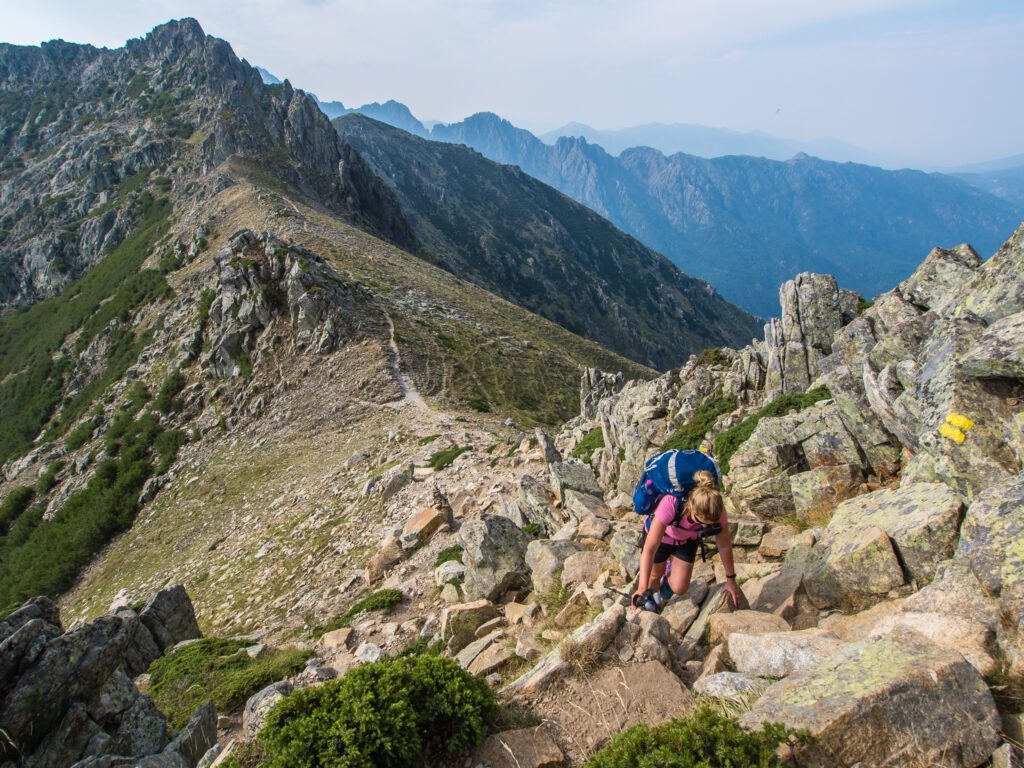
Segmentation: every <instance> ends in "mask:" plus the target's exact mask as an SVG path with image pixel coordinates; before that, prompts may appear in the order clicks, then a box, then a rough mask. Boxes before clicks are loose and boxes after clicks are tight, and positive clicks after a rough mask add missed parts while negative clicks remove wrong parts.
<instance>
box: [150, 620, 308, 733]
mask: <svg viewBox="0 0 1024 768" xmlns="http://www.w3.org/2000/svg"><path fill="white" fill-rule="evenodd" d="M249 645H252V643H251V642H249V641H245V640H226V639H223V638H218V637H208V638H204V639H202V640H199V641H198V642H195V643H190V644H189V645H186V646H185V647H184V648H182V649H180V650H178V651H175V652H174V653H171V654H168V655H167V656H163V657H161V658H159V659H157V660H156V661H154V662H153V663H152V664H151V665H150V667H149V673H150V675H151V678H150V694H151V695H152V697H153V700H154V701H155V702H156V705H157V707H159V708H160V710H161V711H162V712H163V713H164V714H165V715H167V717H168V719H169V720H170V724H171V727H172V728H173V729H175V730H178V729H179V728H181V727H182V726H184V725H185V723H187V722H188V719H189V717H190V716H191V715H192V713H193V712H194V711H195V709H196V707H198V706H201V705H202V704H204V703H205V702H207V701H212V702H213V703H214V704H215V705H216V706H217V711H218V712H225V711H230V710H232V709H234V708H236V707H240V706H242V705H243V704H245V701H246V699H247V698H249V696H251V695H252V694H254V693H256V691H258V690H260V689H261V688H265V687H266V686H268V685H270V684H271V683H274V682H277V681H278V680H281V679H283V678H285V677H288V676H289V675H293V674H295V673H296V672H298V671H300V670H301V669H302V668H303V666H305V663H306V659H308V658H309V657H310V656H311V655H312V653H311V652H310V651H300V650H297V649H289V650H280V651H276V652H274V653H272V654H269V655H267V656H264V657H263V658H259V659H253V658H251V657H250V656H249V655H248V654H247V653H245V652H244V651H243V650H242V649H243V648H245V647H246V646H249Z"/></svg>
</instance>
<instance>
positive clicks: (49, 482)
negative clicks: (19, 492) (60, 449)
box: [36, 459, 64, 495]
mask: <svg viewBox="0 0 1024 768" xmlns="http://www.w3.org/2000/svg"><path fill="white" fill-rule="evenodd" d="M62 469H64V462H63V461H61V460H60V459H57V460H56V461H51V462H50V463H49V465H48V466H47V467H46V471H45V472H43V474H41V475H40V476H39V479H38V480H37V481H36V493H39V494H40V495H42V494H45V493H49V492H50V489H51V488H53V486H54V483H56V482H57V475H59V474H60V472H61V470H62Z"/></svg>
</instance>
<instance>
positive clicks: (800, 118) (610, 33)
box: [0, 0, 1024, 166]
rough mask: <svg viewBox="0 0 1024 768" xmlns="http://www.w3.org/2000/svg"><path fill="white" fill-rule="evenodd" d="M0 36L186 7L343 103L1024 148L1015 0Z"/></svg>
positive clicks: (828, 3) (266, 11) (566, 10)
mask: <svg viewBox="0 0 1024 768" xmlns="http://www.w3.org/2000/svg"><path fill="white" fill-rule="evenodd" d="M0 10H2V15H0V18H2V19H3V24H2V27H0V40H2V41H4V42H13V43H21V44H38V43H39V42H41V41H42V40H48V39H52V38H64V39H65V40H71V41H75V42H89V43H93V44H96V45H104V46H109V47H116V46H120V45H122V44H123V43H124V41H125V40H126V39H127V38H129V37H139V36H142V35H143V34H144V33H145V32H146V31H148V30H149V29H150V28H151V27H153V26H154V25H155V24H158V23H160V22H162V21H166V20H168V19H170V18H179V17H182V16H194V17H196V18H197V19H199V21H200V23H201V24H202V25H203V27H204V29H205V30H206V31H207V32H208V33H210V34H213V35H216V36H218V37H222V38H225V39H226V40H228V41H229V42H230V43H231V44H232V46H233V47H234V49H235V51H236V52H237V53H238V55H239V56H242V57H244V58H246V59H248V60H249V62H250V63H252V64H258V65H260V66H263V67H266V68H267V69H268V70H270V71H271V72H273V73H274V74H276V75H277V76H279V77H282V78H285V77H287V78H289V79H290V80H291V82H292V84H293V85H295V86H296V87H300V88H305V89H307V90H311V91H313V92H315V93H316V94H317V95H319V96H320V97H321V98H324V99H337V100H341V101H343V102H344V103H345V104H346V105H348V106H355V105H358V104H362V103H364V102H368V101H384V100H386V99H389V98H393V99H397V100H399V101H402V102H404V103H405V104H407V105H408V106H409V107H410V109H412V111H413V113H414V114H416V115H417V116H418V117H420V118H421V119H438V120H444V121H453V120H459V119H461V118H463V117H465V116H466V115H469V114H472V113H473V112H480V111H485V110H487V111H493V112H497V113H499V114H501V115H502V116H504V117H507V118H509V119H510V120H512V122H514V123H517V124H519V125H522V126H524V127H527V128H531V129H533V130H538V131H541V130H547V129H551V128H555V127H557V126H559V125H562V124H564V123H566V122H569V121H572V120H576V121H580V122H584V123H588V124H590V125H592V126H595V127H598V128H621V127H625V126H628V125H636V124H640V123H646V122H655V121H657V122H685V123H702V124H705V125H712V126H718V127H723V128H731V129H734V130H743V131H746V130H763V131H766V132H769V133H772V134H775V135H778V136H786V137H792V138H814V137H821V136H831V137H835V138H838V139H842V140H844V141H848V142H850V143H853V144H857V145H859V146H861V147H864V148H866V149H869V150H872V151H875V152H878V153H882V154H885V155H888V156H891V157H893V158H894V159H897V160H898V161H900V162H904V163H907V164H917V165H928V166H942V165H954V164H958V163H966V162H974V161H982V160H988V159H993V158H997V157H1001V156H1006V155H1013V154H1018V153H1021V152H1024V131H1022V126H1024V99H1022V98H1021V95H1020V94H1021V88H1022V86H1021V81H1022V79H1024V78H1022V76H1024V44H1022V42H1021V41H1022V40H1024V2H1021V0H957V1H955V2H954V1H953V0H773V1H769V0H547V1H545V2H542V1H541V0H374V1H373V2H369V1H365V2H364V1H362V0H360V1H358V2H357V1H356V0H279V1H275V0H233V2H221V1H220V0H202V1H201V2H197V1H195V0H148V1H147V0H137V1H136V2H96V1H94V0H32V1H31V2H25V0H0Z"/></svg>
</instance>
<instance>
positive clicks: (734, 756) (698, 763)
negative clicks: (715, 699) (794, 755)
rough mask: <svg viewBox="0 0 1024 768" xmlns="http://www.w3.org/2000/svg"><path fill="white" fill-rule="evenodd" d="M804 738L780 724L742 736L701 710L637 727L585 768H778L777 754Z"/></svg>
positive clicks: (736, 726) (710, 710) (718, 717)
mask: <svg viewBox="0 0 1024 768" xmlns="http://www.w3.org/2000/svg"><path fill="white" fill-rule="evenodd" d="M790 737H793V738H796V739H798V740H801V741H806V740H807V739H806V737H805V736H803V735H802V734H797V733H795V732H793V731H790V730H787V729H786V728H785V727H783V726H781V725H779V724H769V725H765V727H764V730H761V731H745V730H743V729H742V728H740V726H739V723H738V722H736V720H734V719H732V718H730V717H726V716H724V715H722V714H720V713H718V712H717V711H716V710H715V709H713V708H712V707H710V706H708V705H707V704H702V705H699V706H698V707H697V708H696V709H694V710H693V712H692V713H690V715H689V716H688V717H687V718H685V719H681V720H669V721H668V722H666V723H662V724H661V725H657V726H655V727H653V728H652V727H650V726H648V725H642V724H641V725H635V726H633V727H632V728H629V729H628V730H626V731H623V732H622V733H620V734H618V735H616V736H615V737H614V738H612V740H611V741H610V742H608V744H607V745H606V746H605V747H604V748H603V749H601V750H600V751H599V752H597V753H595V754H594V755H592V756H591V758H590V760H588V761H587V763H586V766H585V768H755V767H756V768H782V766H784V765H786V763H783V762H782V761H781V760H780V759H779V757H778V755H777V754H776V749H777V748H778V746H779V744H780V743H783V742H786V741H788V740H789V738H790Z"/></svg>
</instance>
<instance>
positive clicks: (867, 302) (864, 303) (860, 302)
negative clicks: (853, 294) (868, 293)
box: [857, 296, 875, 315]
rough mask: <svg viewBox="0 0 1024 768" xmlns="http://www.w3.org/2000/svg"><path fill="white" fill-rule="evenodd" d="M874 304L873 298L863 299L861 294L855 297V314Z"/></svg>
mask: <svg viewBox="0 0 1024 768" xmlns="http://www.w3.org/2000/svg"><path fill="white" fill-rule="evenodd" d="M873 306H875V301H874V299H865V298H864V297H863V296H858V297H857V314H858V315H863V314H864V313H865V312H867V311H868V310H869V309H871V308H872V307H873Z"/></svg>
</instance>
